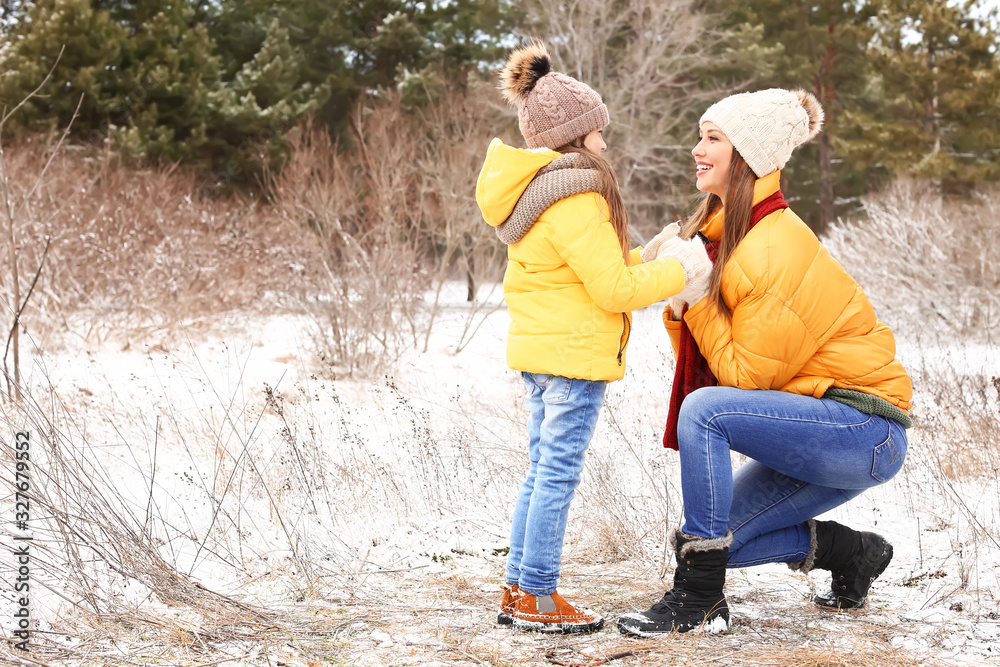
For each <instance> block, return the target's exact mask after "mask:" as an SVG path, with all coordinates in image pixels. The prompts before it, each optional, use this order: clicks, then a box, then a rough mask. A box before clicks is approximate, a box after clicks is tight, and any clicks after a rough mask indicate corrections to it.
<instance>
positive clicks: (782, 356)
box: [618, 89, 912, 636]
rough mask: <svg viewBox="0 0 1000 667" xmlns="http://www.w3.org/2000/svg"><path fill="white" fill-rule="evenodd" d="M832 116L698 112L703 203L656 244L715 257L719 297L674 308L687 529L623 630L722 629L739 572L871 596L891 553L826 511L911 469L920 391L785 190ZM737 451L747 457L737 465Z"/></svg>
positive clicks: (756, 98) (713, 292) (677, 439)
mask: <svg viewBox="0 0 1000 667" xmlns="http://www.w3.org/2000/svg"><path fill="white" fill-rule="evenodd" d="M822 121H823V112H822V108H821V107H820V105H819V102H818V101H817V100H816V98H815V97H813V96H812V95H811V94H809V93H806V92H804V91H794V92H792V91H787V90H781V89H771V90H764V91H759V92H755V93H745V94H740V95H733V96H731V97H728V98H726V99H724V100H722V101H720V102H718V103H716V104H715V105H713V106H712V107H710V108H709V109H708V111H706V112H705V114H704V115H703V116H702V117H701V120H700V123H699V126H700V130H699V136H700V141H699V142H698V145H697V146H695V148H694V149H693V151H692V154H693V155H694V158H695V163H696V170H697V171H696V173H697V186H698V189H699V190H701V191H702V192H705V193H707V197H706V198H705V199H704V201H703V203H702V205H701V206H700V208H699V209H698V211H697V212H696V214H695V215H694V216H693V217H692V218H691V220H689V221H688V223H687V224H686V225H685V226H684V228H683V229H682V230H681V231H680V234H679V237H678V238H675V239H672V240H670V241H669V242H668V243H665V244H663V245H662V246H661V247H660V249H659V251H658V256H659V257H663V256H669V255H670V254H671V253H672V252H675V251H676V249H677V248H678V247H679V246H680V245H681V244H683V243H696V244H697V243H701V242H702V241H705V242H706V248H707V249H708V254H709V257H711V258H712V259H713V260H714V263H715V264H714V267H713V269H712V272H711V275H710V280H709V281H708V286H707V290H705V291H704V292H703V293H701V294H696V295H693V296H691V298H686V299H683V300H682V299H681V298H680V297H674V298H673V299H671V300H670V301H669V302H668V303H669V305H668V307H667V309H666V310H665V311H664V323H665V325H666V327H667V330H668V332H669V334H670V336H671V342H672V343H673V346H674V351H675V354H676V356H677V375H676V376H675V379H674V388H673V395H672V396H671V408H670V414H669V416H668V420H667V433H666V435H665V436H664V444H665V445H667V446H673V447H675V448H678V449H679V452H680V460H681V487H682V492H683V496H684V523H683V525H682V526H681V528H680V529H679V530H676V531H675V533H674V535H673V536H672V542H673V546H674V552H675V557H676V559H677V569H676V570H675V573H674V587H673V589H672V590H670V591H667V593H666V594H665V595H664V596H663V598H662V599H661V600H660V602H658V603H656V604H654V605H653V606H652V607H651V608H650V609H649V610H647V611H645V612H642V613H635V614H627V615H625V616H622V617H621V618H620V619H619V621H618V627H619V629H620V630H621V631H622V632H623V633H626V634H632V635H639V636H652V635H656V634H659V633H663V632H671V631H678V632H686V631H689V630H693V629H695V628H698V627H703V628H704V630H705V631H706V632H721V631H724V630H726V629H727V628H728V627H729V610H728V606H727V604H726V598H725V596H724V595H723V592H722V589H723V584H724V582H725V568H726V567H731V568H740V567H747V566H750V565H759V564H763V563H788V564H789V566H790V567H791V568H792V569H797V570H799V571H802V572H809V571H810V570H812V569H815V568H819V569H825V570H830V571H831V572H832V575H833V579H832V590H831V592H830V593H829V594H826V595H821V596H818V597H816V598H815V602H816V603H817V604H818V605H820V606H823V607H831V608H841V609H844V608H854V607H860V606H862V605H863V604H864V602H865V599H866V596H867V594H868V589H869V587H870V586H871V583H872V581H874V579H875V578H876V577H878V576H879V575H880V574H881V573H882V572H883V571H884V570H885V568H886V566H887V565H888V564H889V561H890V559H891V558H892V546H891V545H890V544H889V543H888V542H887V541H886V540H885V539H884V538H882V537H881V536H879V535H876V534H873V533H865V532H857V531H854V530H852V529H850V528H847V527H845V526H842V525H839V524H837V523H834V522H832V521H816V520H814V517H816V516H818V515H820V514H822V513H824V512H826V511H828V510H830V509H832V508H834V507H837V506H838V505H841V504H843V503H845V502H847V501H848V500H850V499H851V498H854V497H855V496H857V495H858V494H860V493H861V492H863V491H864V490H865V489H867V488H870V487H872V486H875V485H877V484H881V483H883V482H885V481H887V480H889V479H890V478H891V477H892V476H893V475H895V474H896V473H897V472H898V471H899V469H900V467H901V466H902V464H903V458H904V457H905V455H906V446H907V443H906V431H905V429H906V428H908V427H909V426H910V425H911V422H910V418H909V416H908V414H907V411H908V410H909V409H910V398H911V395H912V388H911V385H910V380H909V377H908V376H907V374H906V371H905V370H904V369H903V367H902V365H901V364H900V363H899V361H897V360H896V359H895V341H894V339H893V336H892V332H891V331H889V329H888V327H886V326H885V325H884V324H883V323H882V322H880V321H879V320H878V318H877V317H876V316H875V312H874V310H873V308H872V305H871V303H870V302H869V301H868V299H867V298H866V297H865V295H864V293H863V292H862V290H861V288H860V287H859V286H858V284H857V283H856V282H855V281H854V280H853V279H852V278H851V277H850V276H849V275H848V274H847V273H846V272H845V271H844V269H843V267H841V266H840V264H839V263H837V261H836V260H835V259H833V258H832V257H831V256H830V255H829V253H828V252H827V251H826V249H825V248H824V247H823V246H822V244H821V243H820V242H819V240H818V239H817V238H816V236H815V235H814V234H813V233H812V232H811V231H810V230H809V228H808V227H807V226H806V225H805V224H804V223H803V222H802V220H800V219H799V217H798V216H796V215H795V213H793V212H792V211H791V210H790V209H789V208H788V204H787V203H786V202H785V201H784V199H783V197H782V195H781V191H780V189H779V183H780V171H779V169H780V168H781V167H783V166H784V165H785V163H786V162H787V160H788V158H789V157H790V155H791V152H792V149H793V148H794V147H795V146H797V145H799V144H801V143H803V142H804V141H807V140H808V139H811V138H812V137H813V136H815V135H816V134H817V133H818V132H819V129H820V126H821V124H822ZM695 234H697V236H695ZM692 237H693V238H692ZM687 239H690V240H687ZM681 296H684V295H681ZM685 301H686V303H685ZM731 451H736V452H739V453H741V454H744V455H745V456H747V457H748V458H749V459H750V460H749V461H748V462H747V463H746V464H745V465H744V466H742V467H741V468H740V469H739V470H737V471H736V473H735V475H734V474H733V471H732V467H731V463H730V452H731Z"/></svg>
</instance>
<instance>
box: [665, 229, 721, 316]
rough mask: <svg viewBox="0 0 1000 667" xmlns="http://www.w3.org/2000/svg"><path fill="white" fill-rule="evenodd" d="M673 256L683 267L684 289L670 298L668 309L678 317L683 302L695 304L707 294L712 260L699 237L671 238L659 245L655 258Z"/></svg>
mask: <svg viewBox="0 0 1000 667" xmlns="http://www.w3.org/2000/svg"><path fill="white" fill-rule="evenodd" d="M665 257H673V258H674V259H676V260H677V261H678V262H680V263H681V267H682V268H683V269H684V289H682V290H681V291H680V292H678V293H677V294H676V295H675V296H673V297H671V298H670V310H672V311H673V313H674V316H675V317H677V318H680V314H681V310H682V309H683V307H684V304H685V303H689V304H696V303H698V302H699V301H701V300H702V299H704V298H705V295H707V294H708V283H709V280H710V279H711V277H712V260H710V259H709V258H708V252H706V251H705V244H704V243H702V242H701V238H700V237H698V236H695V237H694V238H692V239H690V240H687V241H685V240H684V239H681V238H672V239H669V240H667V241H666V242H665V243H663V245H661V246H660V248H659V251H658V252H657V255H656V258H657V259H663V258H665Z"/></svg>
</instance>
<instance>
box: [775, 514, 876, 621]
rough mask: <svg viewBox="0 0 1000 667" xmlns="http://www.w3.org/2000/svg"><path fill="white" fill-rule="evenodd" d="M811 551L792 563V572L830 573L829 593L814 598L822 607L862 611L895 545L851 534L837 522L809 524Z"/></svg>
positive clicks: (862, 535)
mask: <svg viewBox="0 0 1000 667" xmlns="http://www.w3.org/2000/svg"><path fill="white" fill-rule="evenodd" d="M809 529H810V532H812V550H811V552H810V554H809V556H808V557H806V559H805V560H803V561H799V562H798V563H789V567H791V568H792V569H793V570H800V571H802V572H809V571H810V570H812V569H815V568H819V569H820V570H830V571H832V572H833V581H832V582H831V586H830V591H829V592H828V593H824V594H823V595H817V596H816V597H815V598H813V602H815V603H816V604H817V605H819V606H820V607H829V608H832V609H860V608H861V607H863V606H864V604H865V600H867V599H868V589H869V588H871V585H872V582H873V581H875V579H877V578H878V576H879V575H880V574H882V573H883V572H885V568H886V567H887V566H888V565H889V561H891V560H892V545H891V544H889V543H888V542H887V541H886V540H885V538H883V537H882V536H881V535H876V534H875V533H862V532H858V531H856V530H851V529H850V528H848V527H847V526H842V525H840V524H839V523H836V522H834V521H815V520H810V521H809Z"/></svg>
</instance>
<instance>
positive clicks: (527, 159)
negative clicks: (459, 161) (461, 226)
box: [476, 139, 562, 227]
mask: <svg viewBox="0 0 1000 667" xmlns="http://www.w3.org/2000/svg"><path fill="white" fill-rule="evenodd" d="M560 155H562V153H559V152H558V151H553V150H549V149H547V148H545V149H535V150H524V149H521V148H514V147H513V146H508V145H506V144H505V143H504V142H502V141H501V140H500V139H494V140H493V141H491V142H490V146H489V148H488V149H486V160H485V161H484V162H483V168H482V170H481V171H480V172H479V180H478V181H476V203H477V204H479V210H480V211H482V212H483V219H484V220H485V221H486V222H487V223H488V224H489V225H490V226H492V227H496V226H497V225H500V224H502V223H503V222H504V221H505V220H507V218H509V217H510V214H511V212H512V211H513V210H514V206H515V205H516V204H517V200H518V199H520V198H521V194H522V193H524V190H525V188H527V187H528V185H529V184H530V183H531V181H532V179H534V178H535V174H537V173H538V171H539V170H540V169H542V168H543V167H545V166H547V165H548V164H549V163H550V162H552V161H553V160H555V159H556V158H558V157H559V156H560Z"/></svg>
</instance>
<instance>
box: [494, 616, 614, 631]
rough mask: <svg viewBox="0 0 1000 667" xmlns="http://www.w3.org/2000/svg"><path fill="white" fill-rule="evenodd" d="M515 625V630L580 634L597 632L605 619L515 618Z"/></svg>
mask: <svg viewBox="0 0 1000 667" xmlns="http://www.w3.org/2000/svg"><path fill="white" fill-rule="evenodd" d="M498 620H499V619H498ZM513 626H514V629H515V630H523V631H524V632H541V633H545V634H560V635H578V634H587V633H590V632H597V631H598V630H600V629H601V628H603V627H604V619H603V618H602V619H600V620H598V621H594V622H592V623H544V622H542V621H525V620H522V619H520V618H515V619H513Z"/></svg>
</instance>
